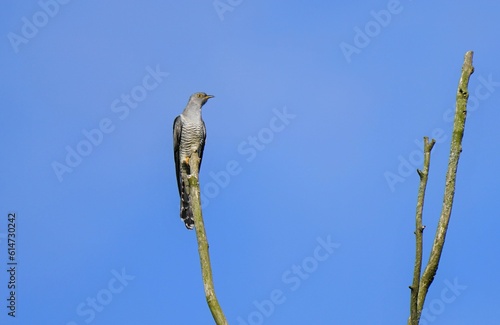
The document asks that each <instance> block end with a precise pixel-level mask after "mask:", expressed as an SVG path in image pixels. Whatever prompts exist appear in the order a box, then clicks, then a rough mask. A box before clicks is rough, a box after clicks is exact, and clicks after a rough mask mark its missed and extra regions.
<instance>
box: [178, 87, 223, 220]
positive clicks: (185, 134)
mask: <svg viewBox="0 0 500 325" xmlns="http://www.w3.org/2000/svg"><path fill="white" fill-rule="evenodd" d="M212 97H214V96H212V95H207V94H205V93H195V94H193V95H192V96H191V97H190V98H189V101H188V103H187V105H186V108H185V109H184V111H183V112H182V113H181V115H179V116H177V117H176V118H175V120H174V159H175V173H176V176H177V185H178V187H179V196H180V198H181V219H182V220H183V221H184V224H185V225H186V228H187V229H193V227H194V217H193V211H191V208H190V205H189V184H187V183H185V182H184V177H186V176H187V175H190V174H191V171H190V167H189V159H190V158H191V155H192V154H193V153H194V152H197V153H198V157H200V166H201V159H202V157H203V148H204V147H205V138H206V136H207V132H206V128H205V122H203V119H202V118H201V107H202V106H203V105H205V103H206V102H207V100H209V99H210V98H212ZM200 166H198V170H199V168H200Z"/></svg>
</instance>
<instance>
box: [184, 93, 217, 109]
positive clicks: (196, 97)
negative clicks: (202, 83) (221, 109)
mask: <svg viewBox="0 0 500 325" xmlns="http://www.w3.org/2000/svg"><path fill="white" fill-rule="evenodd" d="M212 97H214V96H212V95H207V94H205V93H194V94H193V95H191V98H189V101H190V102H191V103H195V104H198V105H200V107H201V106H203V105H204V104H205V103H206V102H207V100H209V99H210V98H212Z"/></svg>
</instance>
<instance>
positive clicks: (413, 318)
mask: <svg viewBox="0 0 500 325" xmlns="http://www.w3.org/2000/svg"><path fill="white" fill-rule="evenodd" d="M435 143H436V141H435V140H434V139H432V140H431V142H429V138H428V137H424V168H423V169H422V170H419V169H417V172H418V175H419V176H420V186H419V188H418V197H417V211H416V217H415V239H416V250H415V266H414V270H413V282H412V285H411V286H410V289H411V300H410V320H409V322H408V323H409V324H410V325H418V322H419V319H420V313H419V310H418V304H417V302H418V293H419V289H420V273H421V271H422V248H423V243H422V242H423V241H422V237H423V232H424V228H425V227H424V226H423V225H422V212H423V209H424V198H425V189H426V187H427V179H428V177H429V166H430V162H431V150H432V148H433V147H434V144H435Z"/></svg>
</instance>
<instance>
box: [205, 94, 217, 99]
mask: <svg viewBox="0 0 500 325" xmlns="http://www.w3.org/2000/svg"><path fill="white" fill-rule="evenodd" d="M214 97H215V96H212V95H206V96H205V100H208V99H210V98H214Z"/></svg>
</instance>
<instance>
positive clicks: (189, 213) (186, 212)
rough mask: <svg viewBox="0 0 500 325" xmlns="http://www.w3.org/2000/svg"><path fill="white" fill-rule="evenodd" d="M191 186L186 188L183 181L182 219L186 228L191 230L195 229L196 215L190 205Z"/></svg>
mask: <svg viewBox="0 0 500 325" xmlns="http://www.w3.org/2000/svg"><path fill="white" fill-rule="evenodd" d="M188 186H189V185H187V186H186V184H184V182H183V181H181V219H182V220H183V221H184V224H185V225H186V228H187V229H189V230H191V229H193V227H194V215H193V210H191V205H190V204H189V188H188Z"/></svg>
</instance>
